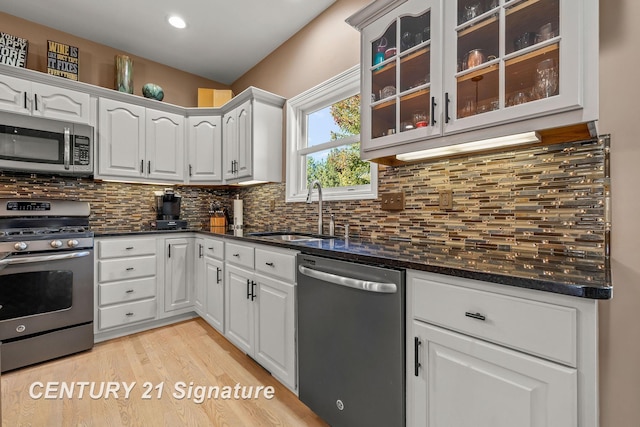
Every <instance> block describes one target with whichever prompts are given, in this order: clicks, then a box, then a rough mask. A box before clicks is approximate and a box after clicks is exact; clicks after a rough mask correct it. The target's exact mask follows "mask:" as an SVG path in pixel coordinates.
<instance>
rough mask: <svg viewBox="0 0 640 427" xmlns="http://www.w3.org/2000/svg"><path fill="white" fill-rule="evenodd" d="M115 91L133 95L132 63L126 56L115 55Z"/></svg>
mask: <svg viewBox="0 0 640 427" xmlns="http://www.w3.org/2000/svg"><path fill="white" fill-rule="evenodd" d="M116 90H118V91H120V92H126V93H133V61H132V60H131V58H129V57H128V56H127V55H116Z"/></svg>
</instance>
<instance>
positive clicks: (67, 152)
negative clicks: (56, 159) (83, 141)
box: [64, 128, 71, 170]
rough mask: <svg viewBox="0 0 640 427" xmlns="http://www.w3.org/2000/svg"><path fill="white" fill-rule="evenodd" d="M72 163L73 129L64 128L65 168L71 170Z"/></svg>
mask: <svg viewBox="0 0 640 427" xmlns="http://www.w3.org/2000/svg"><path fill="white" fill-rule="evenodd" d="M70 163H71V130H70V129H69V128H64V168H65V169H66V170H69V164H70Z"/></svg>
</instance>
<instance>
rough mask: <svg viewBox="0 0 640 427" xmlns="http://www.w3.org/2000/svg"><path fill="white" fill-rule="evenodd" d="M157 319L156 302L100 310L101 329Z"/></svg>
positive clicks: (143, 302) (153, 300)
mask: <svg viewBox="0 0 640 427" xmlns="http://www.w3.org/2000/svg"><path fill="white" fill-rule="evenodd" d="M155 317H156V300H155V298H154V299H152V300H145V301H137V302H130V303H126V304H121V305H114V306H112V307H106V308H99V309H98V322H99V326H100V329H108V328H114V327H116V326H126V325H128V324H129V323H136V322H141V321H143V320H149V319H153V318H155Z"/></svg>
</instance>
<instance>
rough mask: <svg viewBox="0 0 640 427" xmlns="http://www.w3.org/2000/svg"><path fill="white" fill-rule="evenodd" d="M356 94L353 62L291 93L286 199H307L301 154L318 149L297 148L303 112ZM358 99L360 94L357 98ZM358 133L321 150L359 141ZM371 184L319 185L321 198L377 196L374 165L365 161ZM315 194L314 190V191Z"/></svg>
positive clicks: (303, 128)
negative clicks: (299, 92) (317, 82)
mask: <svg viewBox="0 0 640 427" xmlns="http://www.w3.org/2000/svg"><path fill="white" fill-rule="evenodd" d="M358 94H360V66H359V65H357V66H355V67H352V68H350V69H348V70H347V71H344V72H342V73H340V74H338V75H337V76H335V77H333V78H331V79H329V80H327V81H325V82H323V83H320V84H319V85H317V86H315V87H313V88H311V89H309V90H307V91H305V92H303V93H301V94H299V95H296V96H294V97H293V98H291V99H289V100H288V101H287V105H286V125H287V140H286V141H287V142H286V168H287V181H286V198H285V200H286V201H287V202H303V201H306V199H307V192H308V187H307V185H308V183H307V182H304V178H305V177H306V173H305V172H306V167H307V165H306V162H305V161H304V154H307V153H309V152H316V151H321V150H318V147H319V146H318V145H316V146H313V147H312V148H308V147H306V146H305V148H299V147H300V145H301V143H302V142H305V143H306V133H305V132H306V117H307V114H309V113H312V112H315V111H318V110H320V109H322V108H325V107H327V106H330V105H332V104H333V103H335V102H338V101H342V100H343V99H346V98H349V97H350V96H353V95H358ZM360 99H361V101H362V95H361V97H360ZM360 113H361V114H362V111H361V112H360ZM359 141H360V135H353V136H348V137H346V138H343V139H340V140H338V141H331V142H328V143H325V144H321V145H320V147H321V148H322V151H324V150H326V149H330V148H336V147H341V146H345V145H349V144H350V143H354V142H359ZM369 164H370V172H371V183H370V184H369V185H357V186H350V187H340V188H323V189H322V198H323V200H365V199H376V198H378V165H377V164H376V163H373V162H369ZM314 194H315V192H314Z"/></svg>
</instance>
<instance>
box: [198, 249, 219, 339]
mask: <svg viewBox="0 0 640 427" xmlns="http://www.w3.org/2000/svg"><path fill="white" fill-rule="evenodd" d="M196 251H197V253H196V261H195V288H194V297H193V302H194V307H195V310H196V313H198V314H199V315H200V316H201V317H203V318H204V319H205V320H206V321H207V323H209V324H210V325H211V326H213V327H214V328H215V329H217V330H218V331H219V332H220V333H222V334H224V242H223V241H222V240H218V239H211V238H197V239H196Z"/></svg>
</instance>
